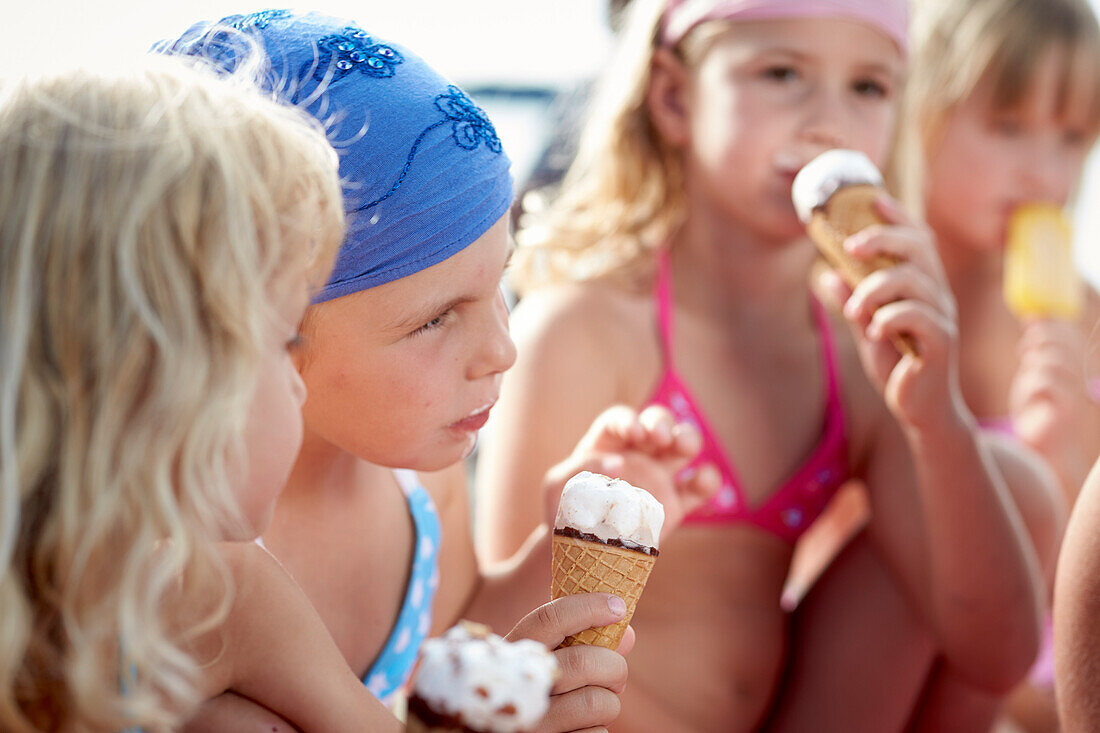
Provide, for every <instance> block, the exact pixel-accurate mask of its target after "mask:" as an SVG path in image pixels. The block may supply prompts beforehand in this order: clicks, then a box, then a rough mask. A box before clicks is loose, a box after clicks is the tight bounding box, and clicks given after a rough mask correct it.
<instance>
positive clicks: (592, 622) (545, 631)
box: [507, 593, 626, 649]
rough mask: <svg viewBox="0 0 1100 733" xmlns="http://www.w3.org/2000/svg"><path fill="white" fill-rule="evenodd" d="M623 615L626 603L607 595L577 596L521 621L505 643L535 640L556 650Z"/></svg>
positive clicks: (547, 605)
mask: <svg viewBox="0 0 1100 733" xmlns="http://www.w3.org/2000/svg"><path fill="white" fill-rule="evenodd" d="M625 615H626V603H624V602H623V599H621V598H619V597H618V596H614V595H611V594H610V593H580V594H578V595H573V596H564V597H562V598H558V599H556V600H553V601H550V602H549V603H544V604H542V605H541V606H539V607H538V608H536V609H535V610H534V611H531V613H529V614H527V615H526V616H524V617H523V618H522V619H520V621H519V623H518V624H516V625H515V628H513V629H512V630H511V631H510V632H508V636H507V638H508V640H509V641H515V640H516V639H534V640H535V641H539V642H542V643H543V644H545V645H546V647H547V648H549V649H556V648H557V647H558V645H559V644H561V643H562V642H563V641H565V638H566V637H567V636H571V635H573V634H577V633H580V632H581V631H585V630H587V629H592V628H595V627H597V626H608V625H610V624H613V623H616V622H617V621H621V620H622V618H623V616H625Z"/></svg>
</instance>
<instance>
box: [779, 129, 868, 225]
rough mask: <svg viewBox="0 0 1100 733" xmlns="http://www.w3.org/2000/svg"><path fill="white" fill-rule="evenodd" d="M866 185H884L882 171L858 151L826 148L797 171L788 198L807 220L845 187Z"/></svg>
mask: <svg viewBox="0 0 1100 733" xmlns="http://www.w3.org/2000/svg"><path fill="white" fill-rule="evenodd" d="M859 184H866V185H871V186H879V187H881V186H882V185H883V181H882V173H880V172H879V169H878V168H876V167H875V164H874V163H872V162H871V159H870V158H868V157H867V156H866V155H864V154H863V153H861V152H859V151H858V150H843V149H840V148H837V149H836V150H827V151H825V152H824V153H822V154H821V155H819V156H817V157H816V158H814V159H813V160H811V161H810V162H809V163H807V164H806V165H805V166H803V167H802V170H800V171H799V172H798V175H796V176H795V177H794V183H793V184H791V200H792V201H793V202H794V210H795V211H796V212H797V213H798V218H799V219H801V220H802V222H803V223H804V224H806V223H809V221H810V218H811V217H812V216H813V213H814V209H817V208H820V207H822V206H824V205H825V202H826V201H828V200H829V198H830V197H831V196H832V195H833V194H834V193H836V192H837V191H838V190H839V189H841V188H843V187H844V186H853V185H859Z"/></svg>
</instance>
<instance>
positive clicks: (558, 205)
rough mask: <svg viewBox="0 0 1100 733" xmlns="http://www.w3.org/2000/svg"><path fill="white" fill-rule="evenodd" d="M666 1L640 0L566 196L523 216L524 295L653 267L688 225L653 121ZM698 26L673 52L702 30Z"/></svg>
mask: <svg viewBox="0 0 1100 733" xmlns="http://www.w3.org/2000/svg"><path fill="white" fill-rule="evenodd" d="M666 4H667V0H633V2H631V4H630V6H629V7H628V8H627V10H626V13H627V18H626V23H625V26H624V27H623V30H622V32H621V35H620V38H619V41H618V44H617V47H616V52H615V55H614V57H613V59H612V61H611V63H610V64H609V65H608V67H607V69H606V71H605V73H604V75H603V76H602V77H601V78H600V80H599V82H598V84H597V86H596V89H595V92H594V97H593V100H592V103H591V105H590V108H589V111H588V115H587V120H586V122H585V125H584V131H583V133H582V135H581V139H580V142H579V147H578V150H577V157H576V159H575V160H574V162H573V164H572V166H571V167H570V168H569V171H568V173H566V176H565V179H564V180H563V182H562V187H561V192H560V193H559V194H558V195H557V197H556V198H555V200H554V201H553V202H552V203H551V204H550V206H549V207H548V208H547V209H546V210H545V211H542V212H529V213H525V214H524V216H523V218H522V220H521V224H520V230H519V231H518V232H517V234H516V242H517V244H518V245H519V247H518V249H517V250H516V253H515V256H514V257H513V260H512V266H511V268H510V269H511V275H512V282H513V284H514V285H515V286H516V288H517V290H519V291H520V292H523V291H526V290H529V289H531V288H533V287H537V286H539V285H543V284H550V283H554V282H562V281H570V280H587V279H591V278H595V277H600V276H602V275H605V274H609V273H614V272H620V271H631V272H632V271H633V270H634V269H636V268H638V267H641V268H643V269H644V268H645V267H646V266H647V265H648V264H649V261H650V260H651V255H652V252H653V250H654V249H655V248H656V246H657V245H658V244H660V243H661V242H662V241H663V240H664V238H665V237H667V236H668V235H669V234H670V233H671V232H672V230H673V229H675V227H676V226H677V225H678V224H679V223H680V220H681V218H682V215H683V214H682V212H683V206H684V203H683V200H682V196H683V194H682V171H681V166H680V162H679V158H678V157H677V156H676V155H675V152H674V151H673V150H672V149H671V148H670V146H668V145H667V144H666V143H665V142H664V140H663V139H662V138H661V135H660V133H659V132H658V131H657V129H656V127H655V126H654V125H653V123H652V121H651V120H650V116H649V111H648V109H647V107H646V94H647V92H648V90H649V85H650V76H651V74H650V68H651V65H652V62H653V56H654V52H655V51H656V49H657V48H658V31H659V26H660V20H661V14H662V12H663V11H664V8H665V5H666ZM699 30H700V29H699V28H696V29H695V30H694V31H693V32H692V33H690V34H688V37H687V38H685V39H684V41H682V42H681V43H680V44H679V46H678V47H677V49H675V51H676V52H677V53H680V54H681V55H684V53H685V52H684V49H685V48H687V47H689V44H691V43H692V42H693V40H694V39H695V38H696V37H697V36H698V31H699Z"/></svg>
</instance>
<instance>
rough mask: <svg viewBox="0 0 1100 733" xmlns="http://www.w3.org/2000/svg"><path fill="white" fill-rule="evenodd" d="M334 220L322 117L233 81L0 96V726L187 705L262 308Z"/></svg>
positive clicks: (308, 268) (193, 696)
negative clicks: (191, 648)
mask: <svg viewBox="0 0 1100 733" xmlns="http://www.w3.org/2000/svg"><path fill="white" fill-rule="evenodd" d="M242 73H245V72H242ZM343 226H344V224H343V213H342V204H341V198H340V189H339V182H338V176H337V161H336V156H335V154H334V152H333V151H332V149H331V147H330V146H329V145H328V144H327V142H326V140H325V136H324V133H323V131H322V130H320V129H319V126H318V123H316V122H314V121H312V119H311V118H310V117H309V116H308V115H306V114H305V113H303V112H300V111H299V110H295V109H291V108H288V107H282V106H279V105H277V104H276V103H275V102H273V101H270V100H268V99H264V98H263V97H262V96H261V95H260V93H259V92H257V91H256V90H255V88H253V87H250V86H249V85H248V84H247V83H246V82H242V81H241V80H228V79H215V78H213V75H212V74H208V73H205V72H201V71H200V70H197V69H190V68H187V67H186V66H185V65H184V63H183V62H181V61H179V60H177V59H164V58H159V59H158V58H149V59H146V60H144V61H143V62H142V63H141V64H140V65H139V67H138V68H133V67H131V68H130V69H127V70H125V71H120V72H111V71H101V72H91V71H76V72H70V73H68V74H65V75H58V76H51V77H40V78H36V79H26V80H22V81H18V82H13V83H9V84H7V85H6V86H5V88H4V89H3V90H2V92H0V729H3V730H5V731H13V732H19V731H31V730H42V729H47V730H53V729H64V730H119V729H122V728H125V727H127V726H136V727H140V728H143V729H145V730H164V729H167V728H169V727H172V726H174V725H176V724H177V723H178V722H179V720H180V717H181V715H183V714H184V713H185V712H186V711H187V710H188V708H189V706H191V705H193V704H194V703H196V702H197V691H196V689H197V688H196V683H197V680H198V673H199V663H198V662H197V661H196V660H195V659H194V658H193V657H192V655H191V653H190V652H189V645H191V644H192V643H193V642H194V640H195V639H196V638H197V637H198V636H199V635H201V634H203V633H205V632H206V631H209V630H210V629H213V628H215V627H216V626H217V625H218V624H219V623H220V621H221V620H222V619H223V618H224V615H225V613H226V609H227V604H228V602H229V592H230V590H231V588H230V587H229V584H228V582H227V577H228V576H227V574H226V572H225V570H224V567H223V566H222V565H221V563H219V561H218V558H217V556H216V554H215V548H214V547H213V542H214V541H217V540H219V539H221V538H223V537H225V536H227V534H228V533H230V532H232V531H233V529H234V528H236V529H240V528H241V527H242V526H243V522H244V519H243V517H242V515H241V514H240V511H239V509H238V507H237V505H236V501H235V498H234V488H233V487H232V485H231V483H230V479H229V476H230V475H234V467H235V466H236V465H237V464H236V462H237V461H240V460H245V457H244V453H243V441H242V437H243V436H242V432H243V428H244V425H245V423H246V415H247V413H248V410H249V405H250V402H251V399H252V389H253V385H254V383H255V380H256V377H257V375H258V371H259V368H260V354H261V346H262V343H263V342H262V339H263V337H264V333H265V330H266V328H268V326H267V325H266V324H268V323H270V321H269V320H268V319H270V318H271V317H272V309H273V308H274V307H275V303H276V302H277V301H278V299H279V298H280V297H283V294H285V293H289V292H290V291H289V289H290V288H292V287H295V286H297V287H300V286H301V284H302V279H303V278H305V277H307V276H308V277H311V278H312V282H313V283H316V284H318V285H319V284H321V283H322V282H323V280H324V278H325V277H326V276H327V272H328V269H329V267H330V266H331V262H332V259H333V257H334V256H335V250H336V248H337V246H338V244H339V242H340V239H341V238H342V235H343ZM181 599H182V600H183V601H184V602H183V603H180V601H181Z"/></svg>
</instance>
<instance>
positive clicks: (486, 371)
mask: <svg viewBox="0 0 1100 733" xmlns="http://www.w3.org/2000/svg"><path fill="white" fill-rule="evenodd" d="M486 319H487V320H486V323H487V328H486V331H485V334H484V336H483V338H482V339H481V342H480V347H479V348H478V352H477V357H476V359H475V360H474V361H473V363H472V364H471V372H470V378H471V379H478V378H480V377H485V376H490V375H493V374H500V373H501V372H505V371H507V370H508V369H510V368H511V366H512V365H513V364H514V363H515V362H516V344H515V342H514V341H512V336H511V335H510V334H509V332H508V306H507V305H505V303H504V295H503V293H501V294H498V295H497V298H496V300H495V301H494V303H493V304H492V307H491V308H490V309H489V312H488V313H487V315H486Z"/></svg>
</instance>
